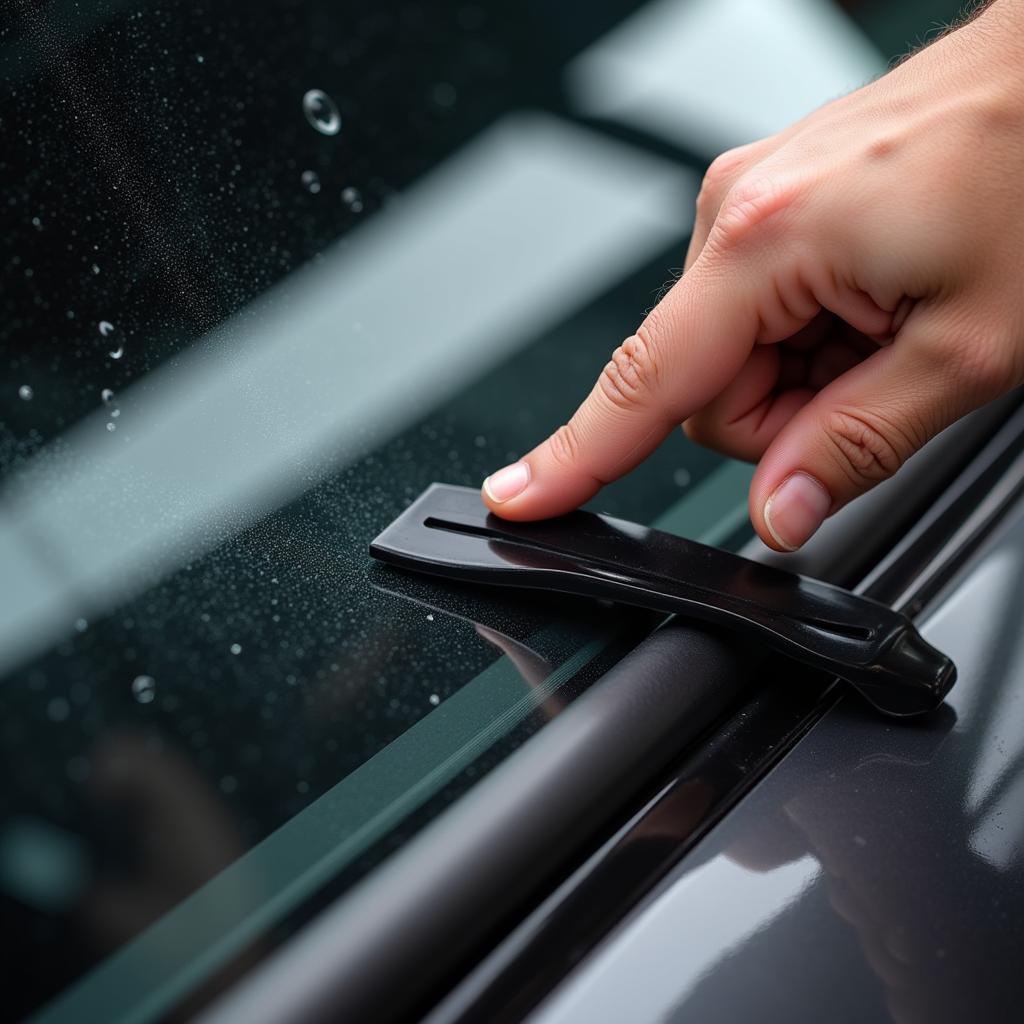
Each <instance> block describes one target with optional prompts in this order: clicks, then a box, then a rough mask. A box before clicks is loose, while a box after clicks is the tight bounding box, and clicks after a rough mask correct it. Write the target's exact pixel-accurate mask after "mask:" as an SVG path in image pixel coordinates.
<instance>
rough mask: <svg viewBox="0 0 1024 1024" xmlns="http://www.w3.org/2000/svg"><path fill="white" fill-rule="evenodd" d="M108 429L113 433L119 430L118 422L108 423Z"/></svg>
mask: <svg viewBox="0 0 1024 1024" xmlns="http://www.w3.org/2000/svg"><path fill="white" fill-rule="evenodd" d="M107 430H108V431H109V432H110V433H111V434H112V433H113V432H114V431H115V430H117V424H116V423H108V424H107Z"/></svg>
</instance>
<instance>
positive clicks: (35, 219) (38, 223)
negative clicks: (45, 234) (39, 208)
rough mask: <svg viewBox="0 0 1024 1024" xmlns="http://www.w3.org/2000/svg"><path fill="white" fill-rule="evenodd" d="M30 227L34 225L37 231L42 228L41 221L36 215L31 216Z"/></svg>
mask: <svg viewBox="0 0 1024 1024" xmlns="http://www.w3.org/2000/svg"><path fill="white" fill-rule="evenodd" d="M32 227H34V228H35V229H36V230H37V231H42V230H43V222H42V221H41V220H40V219H39V218H38V217H33V218H32Z"/></svg>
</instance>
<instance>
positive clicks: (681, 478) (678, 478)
mask: <svg viewBox="0 0 1024 1024" xmlns="http://www.w3.org/2000/svg"><path fill="white" fill-rule="evenodd" d="M672 482H673V483H674V484H675V485H676V487H686V486H687V484H689V482H690V471H689V470H688V469H677V470H676V471H675V472H674V473H673V474H672Z"/></svg>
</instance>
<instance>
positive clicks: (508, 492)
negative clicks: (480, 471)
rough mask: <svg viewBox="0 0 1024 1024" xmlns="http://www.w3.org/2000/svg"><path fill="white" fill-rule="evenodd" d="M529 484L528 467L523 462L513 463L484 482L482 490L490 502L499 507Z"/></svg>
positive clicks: (520, 492)
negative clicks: (494, 502) (495, 503)
mask: <svg viewBox="0 0 1024 1024" xmlns="http://www.w3.org/2000/svg"><path fill="white" fill-rule="evenodd" d="M529 482H530V467H529V466H528V465H527V464H526V463H525V462H513V463H512V465H511V466H505V468H504V469H499V470H498V471H497V473H492V474H491V475H490V476H489V477H488V478H487V479H486V480H485V481H484V490H485V491H486V492H487V496H488V497H489V498H490V499H491V501H496V502H497V503H498V504H499V505H500V504H501V503H502V502H503V501H510V500H511V499H512V498H514V497H516V495H517V494H522V493H523V491H525V490H526V485H527V484H528V483H529Z"/></svg>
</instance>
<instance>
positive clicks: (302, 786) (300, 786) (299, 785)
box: [295, 779, 309, 793]
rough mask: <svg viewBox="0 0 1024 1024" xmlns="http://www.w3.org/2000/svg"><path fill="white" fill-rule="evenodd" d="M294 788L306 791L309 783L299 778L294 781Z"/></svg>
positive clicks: (301, 791)
mask: <svg viewBox="0 0 1024 1024" xmlns="http://www.w3.org/2000/svg"><path fill="white" fill-rule="evenodd" d="M295 788H296V790H298V792H300V793H308V792H309V783H308V782H307V781H306V780H305V779H299V781H298V782H296V783H295Z"/></svg>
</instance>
